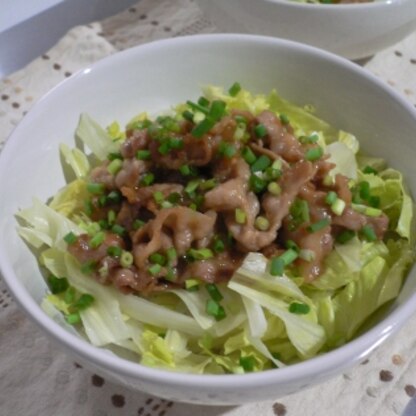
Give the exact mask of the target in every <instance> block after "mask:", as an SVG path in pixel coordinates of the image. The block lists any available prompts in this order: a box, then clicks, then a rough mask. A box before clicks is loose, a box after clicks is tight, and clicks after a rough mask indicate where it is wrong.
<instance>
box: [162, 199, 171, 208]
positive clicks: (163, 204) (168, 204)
mask: <svg viewBox="0 0 416 416" xmlns="http://www.w3.org/2000/svg"><path fill="white" fill-rule="evenodd" d="M160 206H161V207H162V208H172V207H173V204H172V202H169V201H162V202H161V203H160Z"/></svg>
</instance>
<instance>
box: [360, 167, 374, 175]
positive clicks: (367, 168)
mask: <svg viewBox="0 0 416 416" xmlns="http://www.w3.org/2000/svg"><path fill="white" fill-rule="evenodd" d="M363 173H365V174H367V175H368V174H372V175H377V174H378V172H377V171H376V170H375V169H374V168H373V167H371V166H366V167H365V168H364V169H363Z"/></svg>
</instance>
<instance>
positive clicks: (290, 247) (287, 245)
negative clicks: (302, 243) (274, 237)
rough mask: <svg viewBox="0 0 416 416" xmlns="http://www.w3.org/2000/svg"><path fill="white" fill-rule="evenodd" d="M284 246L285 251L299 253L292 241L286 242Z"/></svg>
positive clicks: (297, 247)
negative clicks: (289, 250)
mask: <svg viewBox="0 0 416 416" xmlns="http://www.w3.org/2000/svg"><path fill="white" fill-rule="evenodd" d="M285 246H286V248H287V249H291V250H294V251H296V252H299V251H300V249H299V246H298V245H297V244H296V243H295V242H294V241H293V240H286V242H285Z"/></svg>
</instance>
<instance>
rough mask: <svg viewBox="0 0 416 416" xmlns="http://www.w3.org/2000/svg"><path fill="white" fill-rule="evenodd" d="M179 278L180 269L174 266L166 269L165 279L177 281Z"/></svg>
mask: <svg viewBox="0 0 416 416" xmlns="http://www.w3.org/2000/svg"><path fill="white" fill-rule="evenodd" d="M177 278H178V271H177V270H176V269H175V268H174V267H168V268H167V269H166V276H165V279H166V280H169V281H170V282H174V281H176V279H177Z"/></svg>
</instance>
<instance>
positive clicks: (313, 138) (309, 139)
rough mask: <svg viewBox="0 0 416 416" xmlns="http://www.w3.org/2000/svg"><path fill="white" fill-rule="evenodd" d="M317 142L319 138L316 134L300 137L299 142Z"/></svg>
mask: <svg viewBox="0 0 416 416" xmlns="http://www.w3.org/2000/svg"><path fill="white" fill-rule="evenodd" d="M318 140H319V136H318V135H317V134H316V133H313V134H311V135H310V136H300V137H299V141H300V142H301V143H302V144H313V143H316V142H317V141H318Z"/></svg>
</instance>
